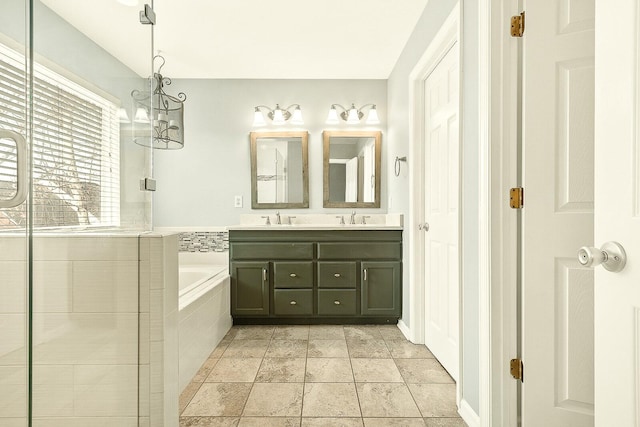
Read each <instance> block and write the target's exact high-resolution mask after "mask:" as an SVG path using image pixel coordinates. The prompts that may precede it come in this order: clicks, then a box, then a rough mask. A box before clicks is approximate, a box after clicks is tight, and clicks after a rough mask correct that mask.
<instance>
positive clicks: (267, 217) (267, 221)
mask: <svg viewBox="0 0 640 427" xmlns="http://www.w3.org/2000/svg"><path fill="white" fill-rule="evenodd" d="M260 218H266V219H267V220H266V221H265V223H264V225H271V220H270V219H269V215H267V216H261V217H260Z"/></svg>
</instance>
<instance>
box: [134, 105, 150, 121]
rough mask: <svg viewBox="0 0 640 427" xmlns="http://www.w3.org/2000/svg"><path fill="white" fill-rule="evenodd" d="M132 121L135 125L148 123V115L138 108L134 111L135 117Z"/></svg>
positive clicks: (145, 111)
mask: <svg viewBox="0 0 640 427" xmlns="http://www.w3.org/2000/svg"><path fill="white" fill-rule="evenodd" d="M133 121H134V122H136V123H149V115H148V114H147V110H145V109H144V108H142V107H138V108H137V109H136V115H135V117H134V119H133Z"/></svg>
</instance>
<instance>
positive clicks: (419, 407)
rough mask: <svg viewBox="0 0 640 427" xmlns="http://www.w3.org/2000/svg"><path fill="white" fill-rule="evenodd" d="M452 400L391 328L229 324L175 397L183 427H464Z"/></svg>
mask: <svg viewBox="0 0 640 427" xmlns="http://www.w3.org/2000/svg"><path fill="white" fill-rule="evenodd" d="M455 402H456V386H455V384H454V383H453V381H452V379H451V377H449V375H448V374H447V372H446V371H445V370H444V369H443V368H442V366H441V365H440V364H439V363H438V361H437V360H436V359H434V358H433V355H432V354H431V353H430V352H429V350H428V349H427V348H426V347H425V346H424V345H417V344H412V343H410V342H409V341H407V340H406V339H405V337H404V336H403V335H402V333H401V332H400V330H399V329H398V328H397V327H395V326H389V325H384V326H382V325H380V326H371V325H361V326H355V325H354V326H326V325H311V326H264V325H259V326H234V327H233V328H232V329H231V330H230V331H229V333H228V334H227V336H226V337H225V338H224V340H223V341H222V342H221V343H220V345H219V346H218V347H217V348H216V349H215V350H214V351H213V353H211V355H210V357H209V359H208V360H207V361H206V362H205V363H204V364H203V366H202V368H201V370H200V371H199V372H198V373H197V375H196V376H195V377H194V378H193V381H192V382H191V384H189V386H188V387H187V388H186V389H185V390H184V391H183V393H182V395H181V396H180V411H181V418H180V427H195V426H214V425H215V426H238V427H247V426H264V427H269V426H278V427H282V426H288V427H293V426H296V427H300V426H302V427H320V426H321V427H325V426H326V427H329V426H347V427H350V426H354V427H355V426H359V427H363V426H364V427H382V426H385V427H387V426H407V427H412V426H416V427H417V426H423V427H424V426H426V427H464V426H466V424H465V423H464V421H463V420H462V419H461V418H460V417H459V416H458V412H457V408H456V403H455Z"/></svg>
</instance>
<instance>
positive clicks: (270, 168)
mask: <svg viewBox="0 0 640 427" xmlns="http://www.w3.org/2000/svg"><path fill="white" fill-rule="evenodd" d="M249 136H250V140H251V208H252V209H295V208H308V207H309V155H308V140H309V133H308V132H251V133H250V134H249Z"/></svg>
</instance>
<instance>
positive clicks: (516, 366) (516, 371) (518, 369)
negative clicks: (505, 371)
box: [509, 359, 524, 381]
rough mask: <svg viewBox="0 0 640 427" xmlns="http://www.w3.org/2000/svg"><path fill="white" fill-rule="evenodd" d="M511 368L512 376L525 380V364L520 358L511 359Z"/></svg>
mask: <svg viewBox="0 0 640 427" xmlns="http://www.w3.org/2000/svg"><path fill="white" fill-rule="evenodd" d="M509 370H510V371H511V376H512V377H513V378H515V379H516V380H520V381H523V374H524V364H523V363H522V360H520V359H511V362H510V364H509Z"/></svg>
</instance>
